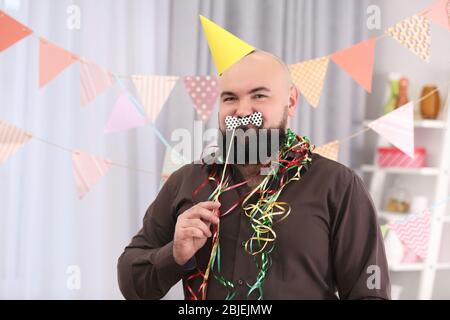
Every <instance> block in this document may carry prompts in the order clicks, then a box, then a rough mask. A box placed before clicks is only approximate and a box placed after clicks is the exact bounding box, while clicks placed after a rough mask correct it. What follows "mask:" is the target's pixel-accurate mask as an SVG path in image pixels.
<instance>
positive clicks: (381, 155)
mask: <svg viewBox="0 0 450 320" xmlns="http://www.w3.org/2000/svg"><path fill="white" fill-rule="evenodd" d="M378 165H379V166H380V167H402V168H421V167H425V165H426V151H425V149H424V148H415V152H414V158H410V157H408V156H407V155H406V154H404V153H403V152H401V151H400V150H398V149H396V148H378Z"/></svg>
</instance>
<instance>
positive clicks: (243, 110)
mask: <svg viewBox="0 0 450 320" xmlns="http://www.w3.org/2000/svg"><path fill="white" fill-rule="evenodd" d="M254 111H255V110H254V109H253V105H252V103H251V101H241V102H240V103H239V106H238V108H237V110H236V116H237V117H245V116H248V115H250V114H252V113H253V112H254Z"/></svg>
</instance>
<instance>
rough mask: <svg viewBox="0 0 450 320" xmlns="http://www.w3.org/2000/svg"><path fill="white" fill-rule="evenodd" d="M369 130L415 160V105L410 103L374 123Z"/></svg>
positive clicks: (370, 124)
mask: <svg viewBox="0 0 450 320" xmlns="http://www.w3.org/2000/svg"><path fill="white" fill-rule="evenodd" d="M368 126H369V128H371V129H372V130H374V131H375V132H377V133H378V134H379V135H381V136H382V137H384V138H386V139H387V140H388V141H389V142H390V143H392V144H393V145H394V146H396V147H397V148H399V149H400V150H401V151H403V152H404V153H406V154H407V155H408V156H409V157H411V158H414V105H413V103H412V102H409V103H407V104H405V105H403V106H401V107H399V108H397V109H395V110H394V111H391V112H389V113H387V114H385V115H384V116H382V117H380V118H378V119H376V120H374V121H372V122H371V123H369V124H368Z"/></svg>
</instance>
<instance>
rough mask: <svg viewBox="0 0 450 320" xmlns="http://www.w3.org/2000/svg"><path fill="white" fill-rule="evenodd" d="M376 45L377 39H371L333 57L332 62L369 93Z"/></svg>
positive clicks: (334, 54) (336, 53)
mask: <svg viewBox="0 0 450 320" xmlns="http://www.w3.org/2000/svg"><path fill="white" fill-rule="evenodd" d="M375 43H376V40H375V38H370V39H369V40H366V41H363V42H360V43H358V44H356V45H354V46H352V47H350V48H347V49H344V50H341V51H338V52H335V53H333V54H332V55H331V60H333V61H334V62H335V63H336V64H337V65H338V66H340V67H341V68H342V69H344V70H345V71H346V72H347V73H348V74H349V75H350V76H351V77H352V78H353V80H355V81H356V82H357V83H358V84H359V85H360V86H361V87H363V88H364V89H365V90H366V91H367V92H369V93H370V92H372V72H373V62H374V53H375Z"/></svg>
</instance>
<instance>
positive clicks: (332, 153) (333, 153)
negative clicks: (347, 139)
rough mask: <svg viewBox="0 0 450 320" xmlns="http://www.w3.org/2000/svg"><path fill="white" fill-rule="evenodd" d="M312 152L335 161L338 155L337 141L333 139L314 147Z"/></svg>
mask: <svg viewBox="0 0 450 320" xmlns="http://www.w3.org/2000/svg"><path fill="white" fill-rule="evenodd" d="M313 152H314V153H317V154H320V155H321V156H322V157H325V158H328V159H330V160H333V161H337V160H338V157H339V141H338V140H334V141H332V142H329V143H327V144H324V145H322V146H319V147H317V148H315V149H314V151H313Z"/></svg>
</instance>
